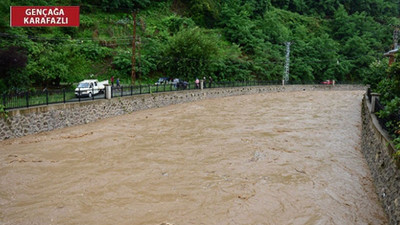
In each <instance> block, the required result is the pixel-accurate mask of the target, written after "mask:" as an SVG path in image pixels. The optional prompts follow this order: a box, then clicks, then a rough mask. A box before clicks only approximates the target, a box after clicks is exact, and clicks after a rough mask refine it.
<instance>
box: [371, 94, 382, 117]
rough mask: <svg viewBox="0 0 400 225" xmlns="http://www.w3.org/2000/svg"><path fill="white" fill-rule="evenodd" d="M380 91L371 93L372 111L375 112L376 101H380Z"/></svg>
mask: <svg viewBox="0 0 400 225" xmlns="http://www.w3.org/2000/svg"><path fill="white" fill-rule="evenodd" d="M380 95H381V94H379V93H371V97H372V101H371V113H375V105H376V101H379V96H380Z"/></svg>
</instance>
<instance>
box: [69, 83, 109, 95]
mask: <svg viewBox="0 0 400 225" xmlns="http://www.w3.org/2000/svg"><path fill="white" fill-rule="evenodd" d="M104 85H108V80H105V81H101V82H99V81H98V80H83V81H81V82H79V84H78V87H76V88H75V96H76V97H83V96H88V97H90V98H91V97H92V96H93V95H97V94H98V93H102V92H104V89H105V86H104Z"/></svg>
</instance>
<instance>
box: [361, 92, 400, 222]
mask: <svg viewBox="0 0 400 225" xmlns="http://www.w3.org/2000/svg"><path fill="white" fill-rule="evenodd" d="M370 109H371V105H370V103H369V101H368V100H367V98H366V97H365V98H364V100H363V105H362V113H361V116H362V140H361V149H362V151H363V153H364V156H365V158H366V160H367V162H368V165H369V167H370V169H371V173H372V176H373V178H374V183H375V187H376V191H377V194H378V195H379V198H380V200H381V202H382V204H383V207H384V209H385V211H386V213H387V214H388V217H389V220H390V224H393V225H400V162H399V159H395V158H394V157H393V153H394V147H393V145H392V144H391V143H390V140H391V139H390V137H389V135H388V134H387V132H386V131H385V130H383V129H382V128H381V126H380V125H379V122H378V120H377V119H376V116H375V115H374V114H372V113H370Z"/></svg>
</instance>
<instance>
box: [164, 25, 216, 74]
mask: <svg viewBox="0 0 400 225" xmlns="http://www.w3.org/2000/svg"><path fill="white" fill-rule="evenodd" d="M218 42H219V40H218V38H217V37H215V36H214V35H210V34H206V33H205V31H204V30H202V29H200V28H194V29H187V30H181V31H179V32H178V33H177V34H175V35H174V36H173V37H172V38H171V39H170V40H169V42H168V45H167V47H166V50H165V53H164V59H165V60H164V63H163V65H164V68H165V69H166V71H167V72H168V75H169V76H171V77H179V78H181V79H186V80H194V79H195V78H196V77H198V78H201V77H203V76H209V75H210V72H211V68H212V63H213V61H215V60H216V59H217V56H218V55H219V51H218Z"/></svg>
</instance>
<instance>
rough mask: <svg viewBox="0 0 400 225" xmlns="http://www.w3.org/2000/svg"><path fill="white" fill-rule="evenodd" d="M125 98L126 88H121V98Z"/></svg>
mask: <svg viewBox="0 0 400 225" xmlns="http://www.w3.org/2000/svg"><path fill="white" fill-rule="evenodd" d="M123 96H124V86H121V97H123Z"/></svg>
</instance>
